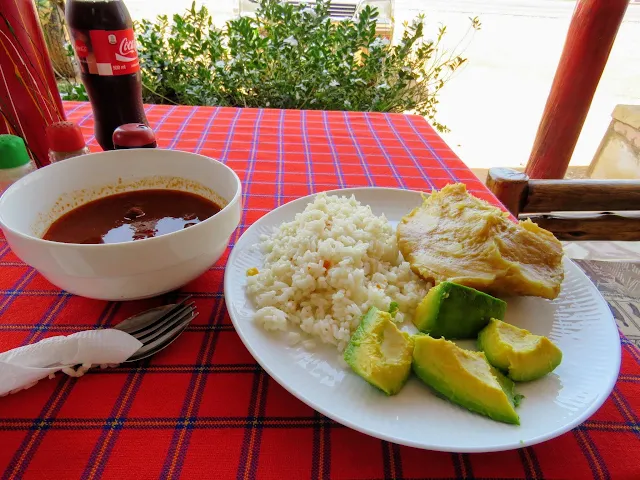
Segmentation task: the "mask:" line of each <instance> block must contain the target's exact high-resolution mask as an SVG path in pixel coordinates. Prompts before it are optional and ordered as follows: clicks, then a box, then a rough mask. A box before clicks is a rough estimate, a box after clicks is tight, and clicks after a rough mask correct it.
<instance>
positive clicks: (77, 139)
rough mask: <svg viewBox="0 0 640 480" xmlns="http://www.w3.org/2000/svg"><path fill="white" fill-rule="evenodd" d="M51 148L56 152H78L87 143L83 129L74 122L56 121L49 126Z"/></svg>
mask: <svg viewBox="0 0 640 480" xmlns="http://www.w3.org/2000/svg"><path fill="white" fill-rule="evenodd" d="M47 138H48V139H49V148H50V149H51V150H52V151H54V152H76V151H78V150H81V149H83V148H84V147H85V146H86V144H85V142H84V137H83V136H82V130H80V127H79V126H78V125H76V124H75V123H73V122H56V123H52V124H51V125H49V126H48V127H47Z"/></svg>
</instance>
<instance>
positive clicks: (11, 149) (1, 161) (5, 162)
mask: <svg viewBox="0 0 640 480" xmlns="http://www.w3.org/2000/svg"><path fill="white" fill-rule="evenodd" d="M30 161H31V158H30V157H29V152H27V147H26V145H25V144H24V140H23V139H22V138H20V137H18V136H16V135H9V134H3V135H0V169H6V168H16V167H21V166H23V165H26V164H27V163H29V162H30Z"/></svg>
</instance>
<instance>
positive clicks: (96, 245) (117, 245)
mask: <svg viewBox="0 0 640 480" xmlns="http://www.w3.org/2000/svg"><path fill="white" fill-rule="evenodd" d="M132 150H133V151H136V150H143V151H145V152H146V153H148V152H150V151H156V152H175V153H179V154H186V155H190V156H196V157H200V158H202V160H203V161H207V162H210V163H211V164H214V165H215V164H218V165H220V166H222V167H224V168H225V169H227V170H228V171H229V172H230V173H231V175H232V177H233V178H234V180H235V181H236V191H235V193H234V195H233V198H232V199H231V200H229V201H228V202H227V204H226V205H225V206H224V207H223V208H221V209H220V211H219V212H217V213H216V214H214V215H212V216H210V217H209V218H207V219H205V220H203V221H202V222H199V223H197V224H196V225H194V226H193V227H191V228H189V229H188V230H185V229H182V230H176V231H174V232H170V233H165V234H163V235H158V236H157V237H151V238H143V239H141V240H129V241H126V242H118V243H66V242H55V241H53V240H45V239H44V238H40V237H36V236H35V235H28V234H26V233H23V232H20V231H18V230H16V229H14V228H12V227H10V226H8V225H7V224H6V223H5V222H4V221H3V218H2V217H3V216H2V205H3V203H4V202H3V199H4V197H5V194H7V193H9V192H10V191H11V190H18V189H19V188H22V187H21V186H20V184H21V183H22V182H23V181H25V179H27V178H28V177H30V176H32V175H34V174H36V173H38V172H39V171H41V170H44V169H46V168H49V167H54V168H55V167H56V165H59V164H62V163H63V162H70V161H71V162H74V163H80V162H82V161H95V158H94V159H92V160H87V157H93V156H96V155H100V156H102V155H105V156H109V155H113V154H114V153H115V152H127V153H129V152H131V151H132ZM118 154H119V155H121V154H123V153H118ZM152 155H153V153H152ZM175 176H176V177H178V178H179V177H180V176H179V175H175ZM107 185H108V184H107ZM14 187H15V188H14ZM108 196H109V195H105V196H104V197H97V198H95V199H94V200H97V199H98V198H105V197H108ZM241 196H242V181H241V180H240V177H239V176H238V174H237V173H236V172H235V170H233V169H232V168H231V167H229V166H228V165H226V164H225V163H223V162H221V161H220V160H217V159H215V158H213V157H208V156H206V155H202V154H200V153H194V152H188V151H184V150H174V149H160V148H158V149H146V148H130V149H126V150H109V151H102V152H90V153H87V154H84V155H78V156H76V157H72V158H68V159H66V160H63V161H60V162H56V163H51V164H49V165H47V166H45V167H42V168H40V169H36V170H34V171H32V172H30V173H29V174H27V175H25V176H24V177H22V178H20V179H19V180H17V181H16V182H14V183H13V184H11V185H10V186H9V187H8V188H7V189H6V190H5V191H4V192H3V193H2V195H0V228H1V229H2V230H3V231H4V230H8V231H9V232H11V234H13V235H15V236H17V237H20V238H22V239H24V240H27V241H30V242H35V243H36V244H38V243H40V244H42V245H55V246H56V248H73V249H77V248H81V249H85V250H86V249H97V248H101V249H103V250H106V249H107V248H130V247H131V246H132V245H136V246H137V245H149V242H153V241H158V240H160V241H162V239H163V238H169V237H172V236H175V235H178V234H180V233H181V232H185V231H196V229H197V228H199V227H200V226H201V225H202V224H204V223H210V221H213V220H214V219H215V218H216V217H218V216H219V215H220V214H222V213H223V212H227V211H229V210H230V209H231V208H232V207H233V205H234V204H236V203H238V201H239V199H240V197H241ZM92 201H93V200H92ZM83 205H85V204H83ZM60 218H61V217H58V218H56V220H54V221H57V220H59V219H60Z"/></svg>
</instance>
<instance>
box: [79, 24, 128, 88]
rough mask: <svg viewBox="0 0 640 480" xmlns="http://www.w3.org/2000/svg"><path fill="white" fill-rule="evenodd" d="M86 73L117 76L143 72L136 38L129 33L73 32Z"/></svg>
mask: <svg viewBox="0 0 640 480" xmlns="http://www.w3.org/2000/svg"><path fill="white" fill-rule="evenodd" d="M71 34H72V35H73V40H74V46H75V51H76V55H77V57H78V62H79V63H80V69H81V71H82V73H91V74H93V75H101V76H107V77H110V76H113V75H128V74H130V73H135V72H137V71H138V70H140V62H139V61H138V50H137V48H136V38H135V35H134V33H133V29H132V28H127V29H125V30H72V32H71Z"/></svg>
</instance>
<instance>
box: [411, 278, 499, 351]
mask: <svg viewBox="0 0 640 480" xmlns="http://www.w3.org/2000/svg"><path fill="white" fill-rule="evenodd" d="M506 311H507V304H506V303H505V302H503V301H502V300H500V299H498V298H495V297H492V296H491V295H487V294H486V293H482V292H479V291H478V290H475V289H473V288H470V287H465V286H463V285H458V284H457V283H452V282H442V283H439V284H438V285H436V286H435V287H433V288H431V289H430V290H429V293H427V296H426V297H424V299H423V300H422V301H421V302H420V303H419V304H418V307H417V308H416V313H415V315H414V317H413V323H414V325H415V326H416V327H417V328H418V330H420V331H421V332H423V333H428V334H429V335H431V336H432V337H435V338H439V337H445V338H475V337H476V336H477V335H478V332H479V331H480V330H482V329H483V328H484V327H486V326H487V324H488V323H489V319H491V318H497V319H500V320H502V319H503V318H504V314H505V312H506Z"/></svg>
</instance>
